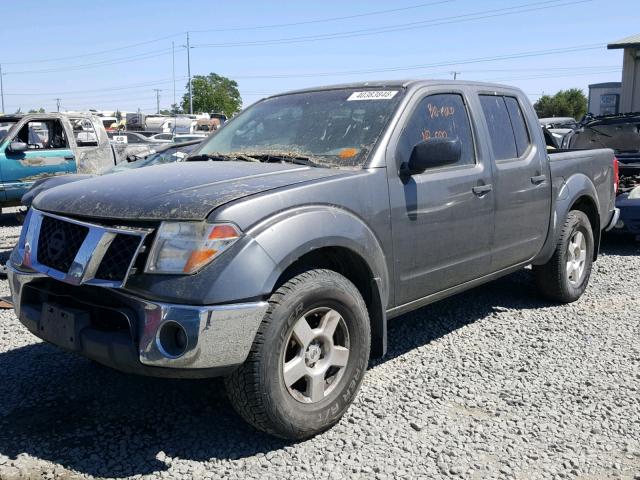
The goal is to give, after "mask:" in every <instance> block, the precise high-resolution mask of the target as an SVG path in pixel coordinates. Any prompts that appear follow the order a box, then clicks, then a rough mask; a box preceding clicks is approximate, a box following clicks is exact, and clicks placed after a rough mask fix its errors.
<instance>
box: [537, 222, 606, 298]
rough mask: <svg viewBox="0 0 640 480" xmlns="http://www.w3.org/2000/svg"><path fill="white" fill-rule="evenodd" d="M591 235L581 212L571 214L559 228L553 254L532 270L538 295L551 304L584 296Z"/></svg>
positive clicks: (592, 243)
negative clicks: (544, 262) (545, 298)
mask: <svg viewBox="0 0 640 480" xmlns="http://www.w3.org/2000/svg"><path fill="white" fill-rule="evenodd" d="M593 248H594V241H593V231H592V229H591V223H590V222H589V218H588V217H587V215H586V214H585V213H584V212H581V211H579V210H572V211H570V212H569V214H568V215H567V218H566V220H565V222H564V225H563V226H562V231H561V233H560V238H559V239H558V243H557V244H556V250H555V252H554V254H553V257H551V260H549V261H548V262H547V263H546V264H544V265H538V266H534V267H533V272H534V275H535V279H536V284H537V286H538V289H539V290H540V291H541V293H542V294H543V295H544V296H545V297H547V298H549V299H551V300H554V301H557V302H561V303H570V302H573V301H575V300H577V299H578V298H580V296H581V295H582V294H583V293H584V291H585V290H586V288H587V285H588V283H589V277H590V276H591V267H592V264H593Z"/></svg>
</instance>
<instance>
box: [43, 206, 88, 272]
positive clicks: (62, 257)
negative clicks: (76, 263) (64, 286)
mask: <svg viewBox="0 0 640 480" xmlns="http://www.w3.org/2000/svg"><path fill="white" fill-rule="evenodd" d="M88 234H89V228H88V227H85V226H82V225H78V224H75V223H69V222H65V221H62V220H59V219H57V218H53V217H47V216H45V217H43V218H42V225H41V227H40V235H39V236H38V245H39V248H38V262H40V263H42V264H43V265H46V266H47V267H51V268H55V269H56V270H59V271H61V272H65V273H66V272H68V271H69V269H70V268H71V264H72V263H73V259H74V258H75V257H76V255H77V253H78V251H79V250H80V247H81V246H82V242H84V239H85V238H87V235H88Z"/></svg>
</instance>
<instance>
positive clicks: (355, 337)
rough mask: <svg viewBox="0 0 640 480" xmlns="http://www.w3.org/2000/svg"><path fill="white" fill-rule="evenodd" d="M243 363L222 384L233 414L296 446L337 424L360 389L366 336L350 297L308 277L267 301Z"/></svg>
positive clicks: (323, 278) (326, 280) (333, 281)
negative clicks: (293, 442)
mask: <svg viewBox="0 0 640 480" xmlns="http://www.w3.org/2000/svg"><path fill="white" fill-rule="evenodd" d="M269 304H270V306H269V309H268V310H267V313H266V314H265V318H264V319H263V321H262V324H261V325H260V328H259V329H258V333H257V334H256V338H255V341H254V343H253V346H252V348H251V352H250V353H249V357H248V358H247V360H246V361H245V363H244V364H243V365H241V366H240V367H239V368H238V369H237V370H236V371H235V372H233V373H232V374H231V375H230V376H229V377H227V378H226V379H225V385H226V389H227V394H228V396H229V399H230V400H231V403H232V405H233V407H234V408H235V410H236V411H237V412H238V413H239V414H240V415H241V416H242V417H243V418H244V419H245V420H246V421H248V422H249V423H251V424H252V425H253V426H254V427H256V428H258V429H260V430H262V431H265V432H267V433H269V434H272V435H275V436H278V437H282V438H288V439H295V440H300V439H304V438H308V437H311V436H313V435H315V434H317V433H320V432H322V431H324V430H326V429H328V428H330V427H331V426H333V425H334V424H335V423H337V422H338V420H340V417H341V416H342V415H343V414H344V412H345V411H346V410H347V408H348V407H349V405H351V403H352V401H353V399H354V398H355V395H356V393H357V391H358V389H359V387H360V383H361V382H362V378H363V376H364V373H365V371H366V369H367V364H368V361H369V349H370V343H371V338H370V337H371V333H370V326H369V316H368V313H367V307H366V305H365V303H364V300H363V299H362V296H361V295H360V292H359V291H358V289H357V288H356V287H355V286H354V285H353V283H351V282H350V281H349V280H347V279H346V278H345V277H343V276H342V275H340V274H338V273H336V272H333V271H331V270H310V271H307V272H304V273H301V274H300V275H297V276H296V277H294V278H292V279H291V280H289V281H288V282H286V283H285V284H284V285H282V286H281V287H280V288H279V289H278V290H277V291H276V292H275V293H274V294H273V295H272V296H271V298H270V299H269Z"/></svg>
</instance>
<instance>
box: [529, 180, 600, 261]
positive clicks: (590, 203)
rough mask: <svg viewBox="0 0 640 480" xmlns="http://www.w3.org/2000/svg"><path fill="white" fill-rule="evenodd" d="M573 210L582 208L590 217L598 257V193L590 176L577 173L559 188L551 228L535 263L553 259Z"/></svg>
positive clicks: (552, 212) (594, 250)
mask: <svg viewBox="0 0 640 480" xmlns="http://www.w3.org/2000/svg"><path fill="white" fill-rule="evenodd" d="M571 210H580V211H582V212H584V213H585V215H587V217H588V218H589V222H590V223H591V228H592V230H593V239H594V248H593V255H594V256H593V259H594V260H595V259H597V257H598V251H599V249H600V234H601V231H600V224H601V222H600V213H599V212H600V205H599V202H598V193H597V191H596V188H595V186H594V184H593V182H592V181H591V179H589V177H587V176H586V175H584V174H576V175H573V176H571V177H569V178H568V179H567V180H566V181H564V182H563V184H562V186H561V187H560V188H559V190H558V194H557V196H556V199H555V201H554V205H553V209H552V211H551V219H550V223H551V228H550V229H549V233H548V235H547V239H546V241H545V243H544V245H543V247H542V250H541V251H540V254H539V255H538V256H537V257H536V258H535V259H534V261H533V262H532V263H533V264H534V265H543V264H545V263H547V262H548V261H549V260H550V259H551V257H552V256H553V252H554V251H555V248H556V244H557V242H558V238H559V237H560V232H561V229H562V225H563V223H564V220H565V218H567V215H568V214H569V212H570V211H571Z"/></svg>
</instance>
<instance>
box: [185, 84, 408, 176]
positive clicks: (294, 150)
mask: <svg viewBox="0 0 640 480" xmlns="http://www.w3.org/2000/svg"><path fill="white" fill-rule="evenodd" d="M401 96H402V93H401V92H400V91H399V90H372V89H369V90H367V89H366V88H365V89H357V90H356V89H340V90H323V91H316V92H307V93H295V94H289V95H282V96H279V97H274V98H269V99H266V100H263V101H262V102H259V103H257V104H255V105H253V106H252V107H249V108H248V109H247V110H245V111H244V112H243V113H242V114H241V115H239V116H238V117H236V118H235V119H233V120H232V121H230V122H228V123H227V124H225V126H224V127H223V128H221V129H220V130H219V131H218V132H217V133H216V134H215V135H212V136H211V137H210V138H209V139H208V140H207V141H206V142H205V143H204V144H203V146H202V147H201V148H200V149H199V150H198V152H197V153H198V154H201V155H202V154H204V155H206V154H222V155H229V156H233V155H234V154H239V155H246V156H251V155H265V154H271V155H272V156H275V157H277V156H278V155H280V156H282V157H283V158H284V157H285V156H292V155H298V156H304V157H310V158H311V159H313V161H314V162H315V163H316V164H321V165H323V166H332V167H355V166H360V165H363V164H364V162H365V160H366V158H367V156H368V155H369V153H370V152H371V149H372V148H373V146H374V145H375V143H376V141H377V140H378V137H379V136H380V134H381V133H382V132H383V130H384V128H385V127H386V125H387V123H388V122H389V119H390V118H391V115H392V114H393V112H394V110H395V108H396V106H397V105H398V103H399V101H400V98H401Z"/></svg>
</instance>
